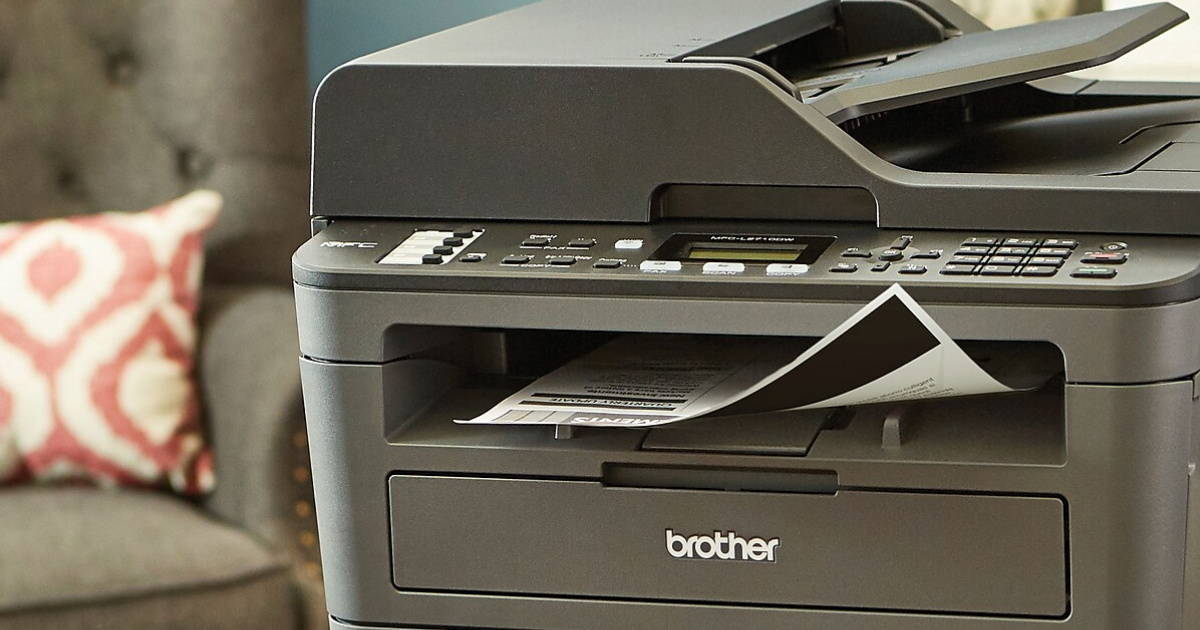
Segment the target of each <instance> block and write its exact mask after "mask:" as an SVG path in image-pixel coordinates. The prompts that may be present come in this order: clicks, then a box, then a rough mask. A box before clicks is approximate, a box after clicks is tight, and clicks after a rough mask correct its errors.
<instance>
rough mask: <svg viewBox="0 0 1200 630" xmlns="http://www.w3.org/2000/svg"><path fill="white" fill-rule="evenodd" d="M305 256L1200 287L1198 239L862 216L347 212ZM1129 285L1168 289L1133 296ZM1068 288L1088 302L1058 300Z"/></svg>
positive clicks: (460, 268) (848, 280) (1013, 285)
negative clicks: (611, 217) (573, 218)
mask: <svg viewBox="0 0 1200 630" xmlns="http://www.w3.org/2000/svg"><path fill="white" fill-rule="evenodd" d="M294 262H295V269H296V275H295V277H296V280H297V282H299V283H300V284H306V285H311V286H324V287H331V288H337V287H348V288H349V287H376V286H378V287H380V288H388V289H397V290H404V289H413V290H449V289H451V288H453V289H454V290H481V291H503V292H532V293H539V292H553V293H559V294H568V293H580V294H593V293H597V292H600V293H604V294H607V295H619V294H627V295H674V296H689V295H692V296H700V297H707V296H713V297H723V296H728V297H754V296H758V297H795V296H797V295H817V294H821V295H825V294H830V295H833V294H835V293H836V294H837V295H841V294H843V293H845V294H852V293H853V292H854V291H858V292H859V293H862V292H865V291H868V290H874V289H873V288H872V287H873V286H876V285H882V286H887V285H890V284H892V283H896V282H899V283H902V284H904V285H906V286H912V287H914V288H923V289H922V290H923V291H925V292H926V296H927V297H932V293H931V292H936V293H938V294H939V297H940V296H941V295H945V296H946V297H947V298H950V297H951V296H953V295H955V294H954V293H953V291H961V290H963V289H985V288H986V289H992V288H1003V289H1007V290H1008V291H1009V293H1010V294H1012V293H1017V292H1019V291H1025V292H1027V293H1028V292H1033V293H1039V294H1040V296H1034V297H1030V299H1029V301H1030V302H1031V303H1034V302H1037V301H1038V300H1042V301H1045V300H1070V301H1071V302H1072V303H1089V301H1088V300H1092V299H1093V298H1096V296H1097V295H1098V294H1099V293H1109V294H1110V295H1109V296H1107V297H1103V298H1100V299H1103V300H1110V301H1111V300H1119V301H1121V302H1122V303H1147V304H1149V303H1158V302H1157V301H1153V300H1161V299H1170V300H1172V301H1178V300H1180V299H1191V298H1189V297H1188V295H1190V294H1188V295H1185V293H1187V292H1188V291H1192V288H1190V287H1191V286H1192V285H1193V284H1194V285H1197V286H1196V288H1195V291H1196V293H1197V295H1196V296H1194V297H1200V238H1195V237H1174V236H1141V235H1115V234H1072V233H1042V234H1038V233H986V232H974V231H973V232H966V231H941V230H893V229H881V228H876V227H874V226H871V225H869V224H855V223H841V224H839V223H825V224H822V223H801V222H797V223H788V222H748V221H747V222H740V221H737V222H735V221H721V222H716V221H696V222H684V221H672V222H660V223H650V224H582V223H578V224H571V223H558V224H534V223H518V222H478V223H474V222H472V223H469V224H461V223H434V222H429V223H418V222H416V221H372V220H350V219H340V220H337V221H335V222H333V223H331V224H329V225H328V226H327V227H325V229H323V230H322V231H320V232H319V233H317V235H316V236H314V237H313V239H312V240H311V241H309V243H307V244H305V245H304V246H303V247H301V248H300V250H299V251H298V252H297V254H296V258H295V259H294ZM455 283H458V284H455ZM1182 285H1187V287H1189V288H1186V289H1180V288H1178V287H1180V286H1182ZM798 287H805V289H803V291H802V292H799V293H798V291H800V289H798ZM836 287H841V288H836ZM1164 287H1167V288H1169V291H1168V292H1169V295H1167V294H1165V293H1164V292H1163V291H1164ZM1131 290H1140V291H1142V292H1143V293H1147V292H1154V295H1155V296H1157V297H1153V298H1150V297H1146V298H1145V299H1142V298H1136V299H1135V298H1134V297H1132V294H1131V293H1130V291H1131ZM1063 291H1066V292H1071V291H1074V292H1075V294H1076V296H1077V297H1078V295H1079V294H1080V293H1081V292H1086V293H1088V294H1090V295H1091V297H1087V296H1083V297H1081V298H1079V299H1077V298H1075V297H1069V296H1067V293H1060V294H1059V295H1052V294H1054V293H1055V292H1063ZM1118 293H1119V294H1121V295H1119V296H1118V295H1117V294H1118ZM959 295H961V294H959ZM1147 295H1149V293H1147ZM1064 296H1066V297H1064ZM1006 299H1014V300H1016V301H1020V300H1021V299H1023V298H1022V297H1020V296H1015V295H1010V296H1009V298H1006ZM1139 300H1141V301H1139ZM1148 300H1149V301H1148Z"/></svg>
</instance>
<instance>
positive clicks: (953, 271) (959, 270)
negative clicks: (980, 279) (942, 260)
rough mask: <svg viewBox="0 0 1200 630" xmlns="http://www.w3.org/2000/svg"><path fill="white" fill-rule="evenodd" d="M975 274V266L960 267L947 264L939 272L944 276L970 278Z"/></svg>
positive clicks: (954, 264)
mask: <svg viewBox="0 0 1200 630" xmlns="http://www.w3.org/2000/svg"><path fill="white" fill-rule="evenodd" d="M974 272H975V265H960V264H956V263H947V264H946V266H945V267H942V270H941V271H940V272H939V273H941V274H942V275H944V276H969V275H971V274H972V273H974Z"/></svg>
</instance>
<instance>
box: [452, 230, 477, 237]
mask: <svg viewBox="0 0 1200 630" xmlns="http://www.w3.org/2000/svg"><path fill="white" fill-rule="evenodd" d="M479 231H480V232H482V231H483V230H479ZM451 234H452V235H454V236H457V237H458V238H471V237H472V236H475V230H473V229H471V228H458V229H457V230H454V231H453V232H451Z"/></svg>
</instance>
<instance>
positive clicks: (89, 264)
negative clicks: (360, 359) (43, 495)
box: [0, 191, 222, 495]
mask: <svg viewBox="0 0 1200 630" xmlns="http://www.w3.org/2000/svg"><path fill="white" fill-rule="evenodd" d="M221 204H222V201H221V197H220V195H218V194H217V193H215V192H211V191H197V192H194V193H191V194H189V195H186V196H184V197H180V198H179V199H176V200H174V201H172V202H169V203H166V204H164V205H161V206H158V207H155V208H152V209H150V210H146V211H143V212H138V213H117V212H112V213H104V214H94V215H86V216H79V217H71V218H67V219H53V220H47V221H35V222H29V223H0V483H13V482H20V481H30V480H37V481H92V482H95V483H98V484H100V485H103V486H115V485H123V486H141V487H170V488H171V489H172V490H174V491H176V492H179V493H182V494H189V495H198V494H203V493H204V492H207V491H208V490H210V489H211V488H212V486H213V475H212V457H211V454H210V452H209V450H208V447H207V445H206V442H205V439H204V435H203V432H202V431H201V427H200V408H199V400H198V397H197V393H196V387H195V385H194V383H193V381H192V365H193V357H192V355H193V350H194V348H195V343H196V324H195V318H196V310H197V307H198V305H199V290H200V274H201V270H202V267H203V262H204V261H203V258H204V249H203V237H204V233H205V231H206V230H207V229H208V228H209V227H211V226H212V225H213V223H214V222H215V220H216V218H217V215H218V214H219V213H220V211H221Z"/></svg>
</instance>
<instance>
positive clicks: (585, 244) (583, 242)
mask: <svg viewBox="0 0 1200 630" xmlns="http://www.w3.org/2000/svg"><path fill="white" fill-rule="evenodd" d="M595 244H596V239H594V238H573V239H571V240H570V241H567V247H574V248H577V249H588V248H590V247H592V246H594V245H595Z"/></svg>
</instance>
